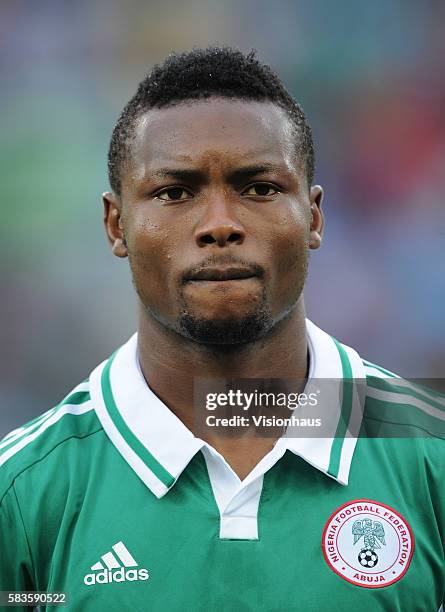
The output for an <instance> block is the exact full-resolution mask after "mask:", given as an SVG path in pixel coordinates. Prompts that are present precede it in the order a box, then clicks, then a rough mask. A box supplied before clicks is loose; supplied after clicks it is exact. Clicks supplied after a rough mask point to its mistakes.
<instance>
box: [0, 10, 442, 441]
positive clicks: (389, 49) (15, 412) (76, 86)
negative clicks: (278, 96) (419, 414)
mask: <svg viewBox="0 0 445 612" xmlns="http://www.w3.org/2000/svg"><path fill="white" fill-rule="evenodd" d="M444 23H445V4H444V3H443V2H439V1H437V2H435V1H432V0H424V1H423V2H406V1H405V0H389V1H388V0H374V2H360V3H357V2H355V1H354V0H342V1H341V2H335V3H334V2H320V1H318V0H315V1H311V2H308V1H305V2H303V1H298V0H277V2H270V1H269V0H242V1H241V2H240V1H239V0H224V2H217V1H216V0H207V1H205V0H187V2H184V3H181V2H179V1H176V2H172V1H171V0H164V1H163V2H153V1H150V0H149V1H147V0H145V1H142V0H139V1H136V0H131V1H129V2H120V1H117V0H107V1H103V2H101V1H93V2H92V1H90V0H89V1H86V0H78V1H77V2H75V3H74V2H72V3H71V2H63V3H61V2H56V0H40V1H39V2H25V1H20V0H19V1H15V2H13V1H10V2H6V1H4V2H1V3H0V55H1V63H0V76H1V83H2V86H1V102H0V106H1V109H0V110H1V112H0V124H1V133H2V138H1V141H0V157H1V165H0V174H1V193H2V200H3V202H2V223H1V226H2V229H3V238H2V241H1V247H0V248H1V263H0V265H1V268H2V281H1V287H2V299H1V301H0V308H1V320H2V325H1V364H2V366H1V381H0V401H1V410H0V437H1V436H2V434H5V433H6V432H7V431H9V430H10V429H11V428H13V427H15V426H17V425H19V424H22V423H24V422H25V421H26V420H28V419H30V418H32V417H33V416H35V415H37V414H38V413H40V412H42V411H44V410H47V409H48V408H50V407H51V406H53V405H55V404H56V403H57V402H58V401H59V400H60V399H61V398H62V397H63V396H64V395H65V394H66V393H67V392H68V391H69V390H70V389H71V388H72V387H73V386H74V385H75V384H77V383H78V382H80V381H81V380H83V379H84V378H85V377H86V376H87V375H88V373H89V372H90V370H91V369H92V368H93V367H94V366H95V365H96V364H97V363H99V362H100V361H102V360H103V359H104V358H105V357H107V356H108V355H109V354H110V353H111V352H112V351H113V350H114V349H115V348H116V347H117V346H119V345H120V344H121V343H122V342H124V341H125V340H126V339H127V338H128V337H129V335H130V334H131V333H133V331H134V329H135V325H136V308H135V300H134V295H133V289H132V286H131V282H130V277H129V273H128V269H127V262H126V261H121V260H118V259H117V258H115V257H113V256H112V255H111V253H110V251H109V250H108V246H107V243H106V241H105V235H104V232H103V229H102V205H101V192H102V191H103V190H104V189H106V188H107V178H106V153H107V147H108V141H109V137H110V134H111V130H112V128H113V125H114V122H115V120H116V118H117V116H118V114H119V112H120V110H121V108H122V106H123V105H124V103H125V102H126V101H127V99H128V98H129V97H130V96H131V95H132V94H133V92H134V90H135V87H136V85H137V83H138V82H139V80H140V79H141V78H142V77H143V76H144V74H145V73H146V72H147V71H148V70H149V69H150V67H151V66H152V65H153V63H155V62H157V61H161V60H162V59H163V58H164V57H165V55H166V54H167V53H169V52H170V51H171V50H184V49H190V48H192V47H193V46H205V45H207V44H212V43H217V42H219V43H221V44H231V45H234V46H238V47H240V48H241V49H243V50H244V51H248V50H250V49H252V48H255V49H257V50H258V52H259V56H260V58H261V59H262V60H263V61H265V62H267V63H269V64H271V65H272V67H273V68H274V69H276V70H277V71H278V73H279V74H280V75H281V76H282V78H283V79H284V81H285V83H286V85H287V87H288V88H289V90H290V91H291V92H292V93H293V94H294V95H295V97H296V98H297V100H299V101H300V102H301V104H302V105H303V107H304V109H305V110H306V112H307V114H308V117H309V120H310V122H311V124H312V126H313V130H314V136H315V141H316V146H317V160H318V162H317V174H316V180H317V182H320V183H321V184H322V185H323V186H324V187H325V189H326V197H325V201H324V210H325V213H326V221H327V226H326V236H325V243H324V247H323V248H322V249H321V250H320V251H318V252H316V253H314V254H313V255H312V259H311V268H310V276H309V281H308V286H307V289H306V303H307V310H308V315H309V317H310V318H311V319H312V320H313V321H314V322H315V323H317V324H318V325H320V326H321V327H322V328H324V329H326V330H327V331H329V332H330V333H332V334H333V335H335V336H337V337H338V338H339V339H341V340H342V341H343V342H346V343H348V344H350V345H352V346H353V347H355V348H356V349H357V350H358V351H359V352H360V353H361V354H362V356H364V357H367V358H368V359H370V360H375V361H376V362H377V363H380V364H382V365H384V366H386V367H387V368H389V369H393V370H395V371H397V372H399V373H400V374H402V375H404V376H409V377H444V371H445V326H444V310H445V212H444V211H445V207H444V202H443V194H444V192H445V122H444V110H445V79H444V78H443V76H444V73H443V58H444V57H445V37H444V36H443V27H444Z"/></svg>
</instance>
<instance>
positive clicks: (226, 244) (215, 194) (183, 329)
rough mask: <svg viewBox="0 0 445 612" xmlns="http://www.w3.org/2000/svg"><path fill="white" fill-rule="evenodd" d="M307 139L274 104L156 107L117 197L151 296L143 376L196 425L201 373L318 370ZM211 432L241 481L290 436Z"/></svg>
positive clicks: (112, 222)
mask: <svg viewBox="0 0 445 612" xmlns="http://www.w3.org/2000/svg"><path fill="white" fill-rule="evenodd" d="M295 138H296V136H295V133H294V130H293V127H292V123H291V121H290V120H289V118H288V117H287V115H286V113H285V111H283V110H282V109H281V108H279V107H278V106H276V105H274V104H272V103H269V102H252V101H241V100H228V99H224V98H211V99H210V100H204V101H192V102H187V103H181V104H179V105H176V106H171V107H166V108H161V109H151V110H150V111H148V112H147V113H146V114H145V115H143V116H142V117H141V119H140V120H139V121H138V123H137V126H136V137H135V141H134V143H133V144H132V149H131V151H132V155H131V160H130V161H129V163H128V165H127V167H126V168H124V169H123V171H122V191H121V195H120V197H118V196H117V195H115V194H113V193H109V192H108V193H105V194H104V196H103V202H104V222H105V228H106V232H107V237H108V240H109V243H110V246H111V249H112V252H113V253H114V254H115V255H116V256H117V257H122V258H124V257H129V262H130V267H131V272H132V278H133V283H134V286H135V288H136V291H137V294H138V311H139V325H138V348H139V358H140V364H141V369H142V372H143V374H144V376H145V379H146V381H147V383H148V384H149V385H150V387H151V389H152V390H153V391H154V392H155V393H156V394H157V395H158V397H160V398H161V399H162V401H163V402H164V403H165V404H166V405H167V406H168V407H169V408H170V410H172V411H173V412H174V413H175V414H176V415H177V416H178V418H179V419H181V420H182V421H183V423H185V425H186V426H187V427H188V428H189V429H191V430H192V431H194V427H195V424H194V416H193V380H194V377H208V378H211V377H238V378H286V377H287V378H299V379H305V378H307V373H308V356H307V341H306V328H305V307H304V300H303V287H304V283H305V280H306V274H307V263H308V255H309V249H317V248H319V246H320V244H321V239H322V233H323V214H322V211H321V201H322V197H323V191H322V189H321V187H319V186H311V187H310V188H309V187H308V185H307V180H306V176H305V168H304V164H303V163H302V161H301V160H300V159H299V157H298V155H297V154H296V152H295ZM203 270H204V273H203V274H202V271H203ZM215 270H216V271H215ZM234 270H235V272H233V271H234ZM240 270H241V276H243V278H234V277H235V276H238V275H239V271H240ZM221 273H223V276H224V274H225V276H227V277H228V278H221ZM200 275H201V277H200ZM202 276H207V277H209V278H202ZM190 320H191V321H192V322H193V324H187V321H190ZM252 320H253V321H255V324H253V325H250V327H249V321H250V322H251V321H252ZM196 323H197V324H196ZM249 330H250V331H249ZM249 334H250V335H249ZM301 390H302V389H301ZM200 437H203V436H200ZM205 439H206V441H207V442H209V443H210V444H212V446H214V447H215V448H216V449H217V450H218V451H219V452H220V453H221V454H222V455H223V457H224V458H225V459H226V461H227V462H228V463H229V465H230V466H231V467H232V468H233V470H234V471H235V472H236V473H237V475H238V476H239V478H241V479H243V478H245V477H246V476H247V474H249V472H250V471H251V470H252V469H253V467H254V466H255V465H256V464H257V463H258V462H259V461H260V459H261V458H262V457H264V455H265V454H267V453H268V452H269V451H270V450H271V448H272V446H273V444H274V443H275V441H276V439H273V438H264V437H263V438H261V437H258V436H255V435H252V432H247V433H246V434H245V435H242V436H238V437H236V438H228V437H222V436H221V435H207V436H206V437H205Z"/></svg>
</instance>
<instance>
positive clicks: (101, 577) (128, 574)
mask: <svg viewBox="0 0 445 612" xmlns="http://www.w3.org/2000/svg"><path fill="white" fill-rule="evenodd" d="M111 548H112V549H113V551H114V554H113V552H112V551H110V552H107V553H105V554H104V555H102V556H101V559H102V561H98V562H97V563H95V564H94V565H92V566H91V569H92V570H93V571H92V572H91V573H89V574H86V575H85V576H84V579H83V581H84V583H85V584H86V585H87V586H89V585H92V584H107V583H110V582H126V581H129V582H134V581H136V580H148V578H149V573H148V570H147V569H146V568H145V567H144V568H140V569H137V568H139V564H138V563H137V561H136V560H135V559H134V558H133V556H132V555H131V553H130V552H129V551H128V548H127V547H126V546H125V544H124V543H123V542H122V541H121V542H117V543H116V544H114V546H112V547H111Z"/></svg>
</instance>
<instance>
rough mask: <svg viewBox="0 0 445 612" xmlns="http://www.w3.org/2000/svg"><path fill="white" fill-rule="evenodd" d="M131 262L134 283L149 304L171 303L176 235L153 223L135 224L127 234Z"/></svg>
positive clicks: (161, 305)
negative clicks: (173, 237) (169, 286)
mask: <svg viewBox="0 0 445 612" xmlns="http://www.w3.org/2000/svg"><path fill="white" fill-rule="evenodd" d="M126 237H127V247H128V259H129V264H130V268H131V273H132V276H133V282H134V284H135V285H136V289H137V291H138V293H139V296H140V297H141V299H142V300H143V301H144V303H146V304H150V305H152V306H154V307H164V308H165V306H166V305H168V304H169V302H170V300H169V290H168V281H169V278H170V273H169V272H170V269H171V265H172V259H173V258H172V255H171V253H172V249H173V246H174V245H173V244H172V236H171V235H170V232H169V231H168V230H160V228H159V226H158V225H157V224H156V223H155V222H153V221H151V220H146V219H145V220H144V221H143V222H142V221H141V222H140V223H134V224H133V226H132V227H131V228H129V230H128V232H127V235H126Z"/></svg>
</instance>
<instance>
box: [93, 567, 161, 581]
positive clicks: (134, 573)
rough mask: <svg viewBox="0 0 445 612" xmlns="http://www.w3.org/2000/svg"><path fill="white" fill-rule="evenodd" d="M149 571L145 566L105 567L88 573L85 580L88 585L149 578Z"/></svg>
mask: <svg viewBox="0 0 445 612" xmlns="http://www.w3.org/2000/svg"><path fill="white" fill-rule="evenodd" d="M148 578H149V573H148V570H146V569H145V568H142V569H126V568H125V567H121V568H120V569H117V570H110V569H104V570H102V571H100V572H95V573H91V574H86V576H85V577H84V579H83V581H84V583H85V584H86V585H91V584H107V583H109V582H125V581H126V580H128V581H135V580H148Z"/></svg>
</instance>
